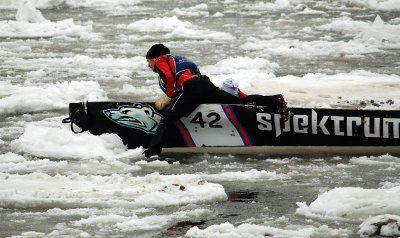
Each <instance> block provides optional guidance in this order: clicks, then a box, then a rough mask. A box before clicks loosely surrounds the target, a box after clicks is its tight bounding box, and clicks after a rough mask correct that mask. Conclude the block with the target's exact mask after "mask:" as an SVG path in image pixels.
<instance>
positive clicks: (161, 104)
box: [156, 96, 172, 111]
mask: <svg viewBox="0 0 400 238" xmlns="http://www.w3.org/2000/svg"><path fill="white" fill-rule="evenodd" d="M171 102H172V98H170V97H168V96H165V97H163V98H160V99H158V100H157V101H156V108H157V110H159V111H162V110H164V108H165V107H166V106H168V105H169V104H171Z"/></svg>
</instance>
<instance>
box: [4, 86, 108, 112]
mask: <svg viewBox="0 0 400 238" xmlns="http://www.w3.org/2000/svg"><path fill="white" fill-rule="evenodd" d="M0 85H1V87H0V95H1V98H0V115H1V114H7V113H16V112H19V113H20V112H35V111H43V110H54V109H61V108H66V107H68V104H69V103H70V102H76V101H78V102H79V101H86V100H89V101H98V100H107V99H108V97H107V96H106V92H105V91H104V90H103V89H101V88H100V85H99V83H98V82H94V81H87V82H82V81H81V82H79V81H73V82H70V83H69V82H61V83H54V84H44V85H30V84H29V83H26V84H25V85H19V84H13V83H12V82H11V81H8V80H7V81H0Z"/></svg>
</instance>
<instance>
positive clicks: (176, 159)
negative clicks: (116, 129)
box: [0, 0, 400, 238]
mask: <svg viewBox="0 0 400 238" xmlns="http://www.w3.org/2000/svg"><path fill="white" fill-rule="evenodd" d="M24 2H25V3H24ZM24 2H23V1H20V2H18V1H16V0H15V1H14V0H0V79H1V80H0V85H1V86H0V237H25V238H27V237H296V238H297V237H307V238H315V237H384V236H389V237H399V236H400V231H399V224H400V203H399V201H400V175H399V171H400V157H398V155H397V156H396V155H390V154H383V155H380V156H368V155H365V156H364V155H360V156H352V155H335V154H332V155H318V154H315V155H307V156H304V155H297V156H292V155H290V156H289V155H288V156H271V155H269V154H268V151H266V152H265V153H264V154H255V155H254V154H253V155H237V154H212V153H209V154H168V155H167V158H168V160H170V161H172V162H173V163H167V162H165V161H146V160H145V158H144V157H143V156H142V152H143V150H142V149H141V148H138V149H132V150H127V149H126V147H125V146H124V145H123V144H122V142H121V140H120V139H119V138H118V137H117V136H115V135H102V136H93V135H90V134H88V133H82V134H79V135H74V134H73V133H72V132H71V131H70V129H69V126H68V125H64V124H62V123H61V120H62V119H63V118H65V117H66V116H67V114H68V103H70V102H80V101H84V100H89V101H104V100H110V101H132V102H135V101H155V100H156V99H157V98H159V97H161V96H162V93H161V90H160V89H159V88H158V84H157V80H156V75H155V74H154V73H153V72H151V70H150V69H149V68H148V67H147V62H146V59H145V57H144V56H145V54H146V52H147V50H148V48H149V47H150V46H151V45H153V44H155V43H164V44H165V45H167V46H168V47H169V48H170V49H171V51H172V54H175V55H183V56H186V57H188V58H190V59H192V60H193V61H194V62H196V63H197V64H198V65H199V67H200V70H201V72H202V73H203V74H206V75H208V76H210V78H211V80H212V81H213V82H214V83H215V84H216V85H221V84H222V82H223V80H224V79H226V78H235V79H236V80H237V81H238V82H239V84H240V87H241V89H242V91H244V92H246V93H259V94H266V95H267V94H276V93H282V94H283V95H284V96H285V98H286V100H287V101H288V104H289V106H290V107H317V108H338V107H339V108H340V107H343V108H348V107H350V108H365V109H386V110H400V60H399V59H400V40H399V39H400V1H399V0H369V1H363V0H338V1H312V0H277V1H257V0H254V1H235V0H225V1H216V0H209V1H150V0H148V1H141V0H82V1H74V0H31V1H30V2H29V1H24ZM374 224H383V225H382V227H381V228H380V229H379V230H378V231H376V230H377V229H376V226H375V225H374Z"/></svg>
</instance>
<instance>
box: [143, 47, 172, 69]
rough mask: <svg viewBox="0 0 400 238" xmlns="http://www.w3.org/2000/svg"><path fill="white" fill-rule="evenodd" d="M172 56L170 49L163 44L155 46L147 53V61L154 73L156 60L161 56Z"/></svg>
mask: <svg viewBox="0 0 400 238" xmlns="http://www.w3.org/2000/svg"><path fill="white" fill-rule="evenodd" d="M166 54H170V51H169V49H168V47H166V46H165V45H163V44H155V45H153V46H152V47H150V49H149V50H148V51H147V54H146V60H147V63H148V66H149V67H150V68H151V69H152V70H153V71H154V65H155V62H156V59H157V58H158V57H160V56H161V55H166Z"/></svg>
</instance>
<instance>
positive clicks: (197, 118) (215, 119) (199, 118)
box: [190, 112, 222, 128]
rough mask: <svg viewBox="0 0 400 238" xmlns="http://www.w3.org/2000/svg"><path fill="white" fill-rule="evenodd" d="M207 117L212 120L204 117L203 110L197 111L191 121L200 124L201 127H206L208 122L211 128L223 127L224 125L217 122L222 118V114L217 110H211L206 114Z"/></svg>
mask: <svg viewBox="0 0 400 238" xmlns="http://www.w3.org/2000/svg"><path fill="white" fill-rule="evenodd" d="M206 117H207V118H210V119H211V120H210V121H209V122H207V121H205V120H204V119H203V114H202V113H201V112H198V113H196V115H194V117H193V119H192V120H191V121H190V123H194V124H199V125H200V127H201V128H204V127H205V125H206V124H207V123H208V126H209V127H210V128H222V125H218V124H217V123H218V122H219V121H220V120H221V116H220V115H219V114H218V113H216V112H211V113H209V114H207V115H206Z"/></svg>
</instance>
